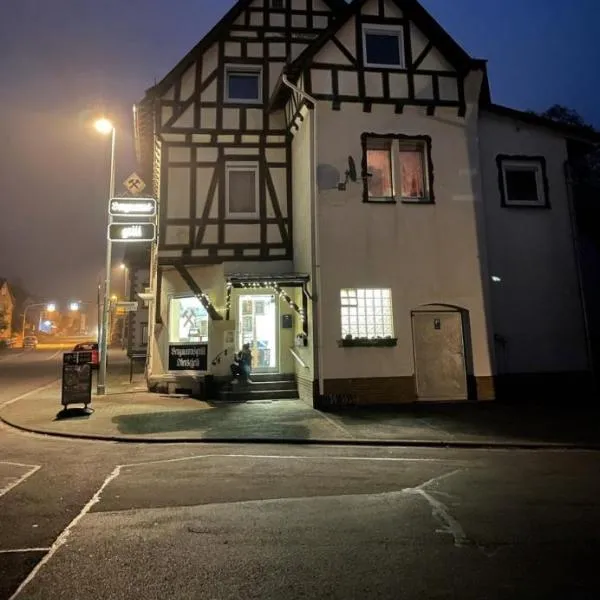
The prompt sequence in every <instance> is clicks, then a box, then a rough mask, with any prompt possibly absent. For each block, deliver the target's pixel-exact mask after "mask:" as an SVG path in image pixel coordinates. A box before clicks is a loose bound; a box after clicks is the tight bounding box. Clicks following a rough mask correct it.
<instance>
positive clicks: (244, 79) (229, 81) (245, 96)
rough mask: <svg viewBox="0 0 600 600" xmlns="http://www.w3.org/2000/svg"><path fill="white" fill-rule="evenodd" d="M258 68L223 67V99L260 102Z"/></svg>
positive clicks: (260, 82) (260, 81)
mask: <svg viewBox="0 0 600 600" xmlns="http://www.w3.org/2000/svg"><path fill="white" fill-rule="evenodd" d="M261 85H262V78H261V74H260V68H253V67H244V66H227V67H225V86H226V87H225V99H226V100H227V102H241V103H245V104H248V103H250V104H256V103H260V102H262V90H261Z"/></svg>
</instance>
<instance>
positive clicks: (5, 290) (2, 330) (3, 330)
mask: <svg viewBox="0 0 600 600" xmlns="http://www.w3.org/2000/svg"><path fill="white" fill-rule="evenodd" d="M14 311H15V299H14V297H13V295H12V292H11V289H10V286H9V284H8V281H7V280H6V279H1V278H0V340H4V339H9V338H11V337H12V335H13V327H12V323H13V315H14Z"/></svg>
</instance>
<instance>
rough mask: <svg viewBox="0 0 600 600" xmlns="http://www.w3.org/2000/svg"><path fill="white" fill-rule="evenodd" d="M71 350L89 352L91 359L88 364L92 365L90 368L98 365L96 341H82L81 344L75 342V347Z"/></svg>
mask: <svg viewBox="0 0 600 600" xmlns="http://www.w3.org/2000/svg"><path fill="white" fill-rule="evenodd" d="M73 352H91V353H92V360H91V361H90V364H91V365H92V369H97V368H98V367H99V365H100V352H99V350H98V344H97V342H82V343H81V344H77V345H76V346H75V348H73Z"/></svg>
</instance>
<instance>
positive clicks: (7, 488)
mask: <svg viewBox="0 0 600 600" xmlns="http://www.w3.org/2000/svg"><path fill="white" fill-rule="evenodd" d="M0 464H3V465H14V466H17V467H31V468H30V469H29V471H27V473H25V474H24V475H22V476H21V477H19V478H18V479H16V480H15V481H13V482H12V483H9V484H8V485H6V486H4V487H3V488H0V498H2V496H4V495H6V494H8V492H10V490H12V489H13V488H16V487H17V486H18V485H19V484H21V483H23V482H24V481H25V480H26V479H27V478H28V477H31V476H32V475H33V474H34V473H35V472H36V471H39V470H40V469H41V468H42V466H41V465H22V464H19V463H10V462H5V461H0Z"/></svg>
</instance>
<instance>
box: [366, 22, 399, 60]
mask: <svg viewBox="0 0 600 600" xmlns="http://www.w3.org/2000/svg"><path fill="white" fill-rule="evenodd" d="M403 40H404V38H403V35H402V29H400V28H398V27H385V26H383V25H379V26H371V25H369V26H368V27H365V28H364V29H363V47H364V63H365V66H367V67H381V68H388V69H389V68H396V69H403V68H404V49H403V48H404V41H403Z"/></svg>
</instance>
